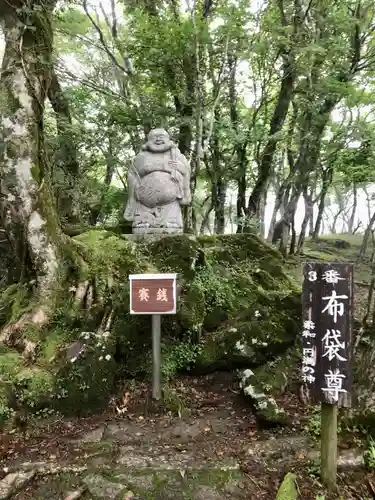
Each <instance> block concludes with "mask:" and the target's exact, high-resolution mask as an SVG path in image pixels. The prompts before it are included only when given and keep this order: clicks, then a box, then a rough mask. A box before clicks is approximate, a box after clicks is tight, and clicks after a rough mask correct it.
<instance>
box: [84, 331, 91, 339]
mask: <svg viewBox="0 0 375 500" xmlns="http://www.w3.org/2000/svg"><path fill="white" fill-rule="evenodd" d="M83 338H84V339H85V340H88V339H89V338H90V332H85V335H84V337H83Z"/></svg>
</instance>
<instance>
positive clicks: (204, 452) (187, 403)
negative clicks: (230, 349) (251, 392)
mask: <svg viewBox="0 0 375 500" xmlns="http://www.w3.org/2000/svg"><path fill="white" fill-rule="evenodd" d="M149 389H150V388H149V387H148V386H147V385H145V384H132V385H129V384H128V385H127V386H125V387H124V388H123V389H122V390H121V391H120V393H119V397H118V398H117V399H116V400H114V401H112V403H111V406H110V407H109V408H108V410H107V411H106V412H105V413H103V414H101V415H96V416H95V417H92V418H85V419H83V418H81V419H70V420H69V419H65V418H59V417H57V416H54V417H51V418H50V419H48V420H40V421H33V422H29V423H28V427H27V432H26V435H25V436H24V435H22V433H20V432H16V433H13V434H2V435H1V436H0V439H1V445H2V446H1V449H0V460H1V462H0V470H1V471H2V472H1V474H2V477H5V476H6V473H9V472H11V471H16V470H17V471H18V470H32V471H34V472H35V471H36V472H35V474H34V475H33V478H32V479H31V480H30V482H28V483H27V484H25V486H24V487H23V488H22V490H21V491H20V492H19V493H18V494H17V495H16V496H14V498H15V499H16V500H28V499H32V498H33V499H43V500H48V499H49V498H51V500H52V498H54V500H59V499H61V500H64V499H68V498H69V499H70V497H69V495H70V494H71V492H73V493H74V492H76V493H77V492H78V493H80V496H79V497H74V496H73V497H71V498H86V499H96V498H100V496H102V498H103V500H104V499H106V498H108V499H110V498H113V499H117V498H133V499H136V498H138V499H145V500H146V499H148V498H150V499H152V498H160V499H163V498H164V499H168V498H175V499H178V498H180V497H179V496H178V494H177V496H176V491H180V492H181V499H183V498H187V499H189V498H191V499H192V500H193V499H196V500H199V499H200V498H201V499H203V498H204V499H205V500H210V499H212V500H220V499H227V498H233V499H236V498H238V499H240V498H242V499H258V500H271V499H272V500H274V499H275V496H276V492H277V490H278V488H279V486H280V484H281V482H282V479H283V477H284V476H285V474H286V472H288V471H294V472H295V473H296V475H297V486H298V491H299V498H301V499H303V500H317V499H319V500H321V497H319V496H318V495H324V490H323V489H322V487H321V485H320V484H319V477H318V475H317V472H318V469H317V468H316V465H315V466H314V464H313V463H312V462H311V461H309V455H308V452H309V449H311V448H312V447H314V446H315V447H318V442H317V441H314V440H312V439H311V436H310V435H309V434H308V433H307V431H306V428H307V426H308V422H309V412H308V409H307V408H305V407H304V406H303V405H302V403H301V402H300V401H299V399H298V398H297V396H296V395H295V394H291V393H287V394H285V395H284V396H283V401H282V404H283V405H284V407H285V408H286V409H287V411H288V413H289V414H290V415H291V416H292V417H293V425H292V426H289V427H279V428H273V429H264V428H261V427H260V426H259V425H258V423H257V421H256V419H255V417H254V415H253V413H252V411H251V408H250V407H249V406H248V405H247V402H246V401H244V399H243V398H242V396H240V395H239V393H238V391H237V387H236V384H235V382H234V375H233V374H230V373H215V374H212V375H210V376H205V377H199V378H193V377H183V378H179V379H178V380H176V381H175V382H174V384H173V385H171V386H169V387H168V391H167V395H168V398H167V400H168V408H165V407H155V406H154V405H153V404H152V403H151V402H150V398H149ZM349 446H351V443H350V442H349V441H348V439H345V441H342V442H341V443H340V448H343V449H344V448H348V447H349ZM108 471H111V477H109V476H108V474H109V472H108ZM146 472H147V474H150V473H151V474H153V476H152V480H151V479H150V480H149V483H147V481H146V479H145V478H146V476H145V473H146ZM129 474H130V475H131V474H132V475H133V478H131V477H130V476H129ZM160 474H161V476H160ZM88 475H89V479H90V481H91V483H90V481H89V480H88V479H87V477H88ZM125 476H126V477H127V479H126V480H125V479H124V477H125ZM98 477H100V481H102V482H103V481H107V483H105V485H104V487H102V490H103V491H104V493H100V492H99V493H95V491H98V487H97V483H98V481H99V479H98ZM103 477H104V479H103ZM119 477H120V479H121V478H122V479H121V481H119V480H118V478H119ZM134 478H138V479H137V480H136V481H135V480H134ZM140 478H142V480H141V479H140ZM160 478H161V479H160ZM100 481H99V482H100ZM145 483H147V487H146V488H145V487H144V486H145ZM87 484H88V485H89V487H88V486H87ZM93 484H94V486H93ZM118 484H120V486H121V485H122V486H124V488H125V487H126V488H128V485H130V486H129V488H130V489H129V490H127V491H128V493H126V492H125V493H124V495H125V496H116V495H117V494H118V492H119V491H120V486H118V489H116V488H117V485H118ZM95 485H96V486H95ZM108 485H110V486H108ZM374 485H375V476H374V474H370V473H369V472H367V471H366V470H364V469H361V468H356V469H355V470H350V469H349V470H348V471H346V472H345V471H341V472H340V473H339V478H338V486H339V493H338V495H336V496H333V497H331V498H337V499H343V500H349V499H360V500H368V499H371V498H374V497H375V487H374ZM95 488H96V490H95ZM103 488H104V489H103ZM126 488H125V489H126ZM102 490H100V488H99V491H102ZM159 490H160V491H159ZM0 492H1V488H0ZM106 492H109V493H108V496H106V495H107V493H106ZM142 492H143V493H142ZM163 492H164V493H163ZM168 492H169V493H168ZM171 492H172V493H171ZM78 493H77V494H78ZM121 494H122V493H121ZM126 494H127V495H128V496H126ZM51 495H52V496H51ZM96 495H99V496H96ZM111 495H112V496H111ZM132 495H133V496H132ZM142 495H143V496H142ZM168 495H169V496H168ZM0 498H2V497H1V496H0ZM328 498H329V497H328V496H327V495H326V496H325V497H324V499H325V500H327V499H328Z"/></svg>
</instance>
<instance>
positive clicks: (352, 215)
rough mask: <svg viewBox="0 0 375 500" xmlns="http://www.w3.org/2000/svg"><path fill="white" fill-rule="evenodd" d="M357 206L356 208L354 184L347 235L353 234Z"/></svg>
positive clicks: (354, 186) (355, 188)
mask: <svg viewBox="0 0 375 500" xmlns="http://www.w3.org/2000/svg"><path fill="white" fill-rule="evenodd" d="M357 206H358V192H357V186H356V185H355V184H353V206H352V211H351V213H350V218H349V221H348V233H349V234H353V230H354V222H355V217H356V215H357Z"/></svg>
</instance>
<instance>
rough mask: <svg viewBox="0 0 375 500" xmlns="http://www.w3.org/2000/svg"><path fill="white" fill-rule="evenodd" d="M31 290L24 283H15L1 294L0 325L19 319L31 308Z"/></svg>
mask: <svg viewBox="0 0 375 500" xmlns="http://www.w3.org/2000/svg"><path fill="white" fill-rule="evenodd" d="M29 298H30V291H29V289H28V287H27V286H26V285H24V284H13V285H10V286H9V287H7V288H5V289H4V290H3V291H2V292H1V295H0V325H5V324H6V323H10V322H13V321H17V320H18V319H19V318H20V317H21V315H22V314H23V313H25V312H27V311H29V310H30V309H31V305H30V300H29Z"/></svg>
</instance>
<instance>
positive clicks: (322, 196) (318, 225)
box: [312, 167, 333, 239]
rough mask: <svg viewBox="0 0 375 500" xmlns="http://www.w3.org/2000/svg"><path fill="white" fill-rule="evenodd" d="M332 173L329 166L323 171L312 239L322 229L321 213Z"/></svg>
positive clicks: (317, 235) (317, 236)
mask: <svg viewBox="0 0 375 500" xmlns="http://www.w3.org/2000/svg"><path fill="white" fill-rule="evenodd" d="M332 173H333V172H332V168H331V167H329V168H328V169H326V170H325V171H324V172H323V180H322V190H321V192H320V198H319V206H318V215H317V217H316V222H315V227H314V231H313V234H312V237H313V238H314V239H317V238H319V234H320V231H321V230H322V229H323V228H322V222H323V214H324V209H325V203H326V197H327V193H328V189H329V186H330V185H331V183H332Z"/></svg>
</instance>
